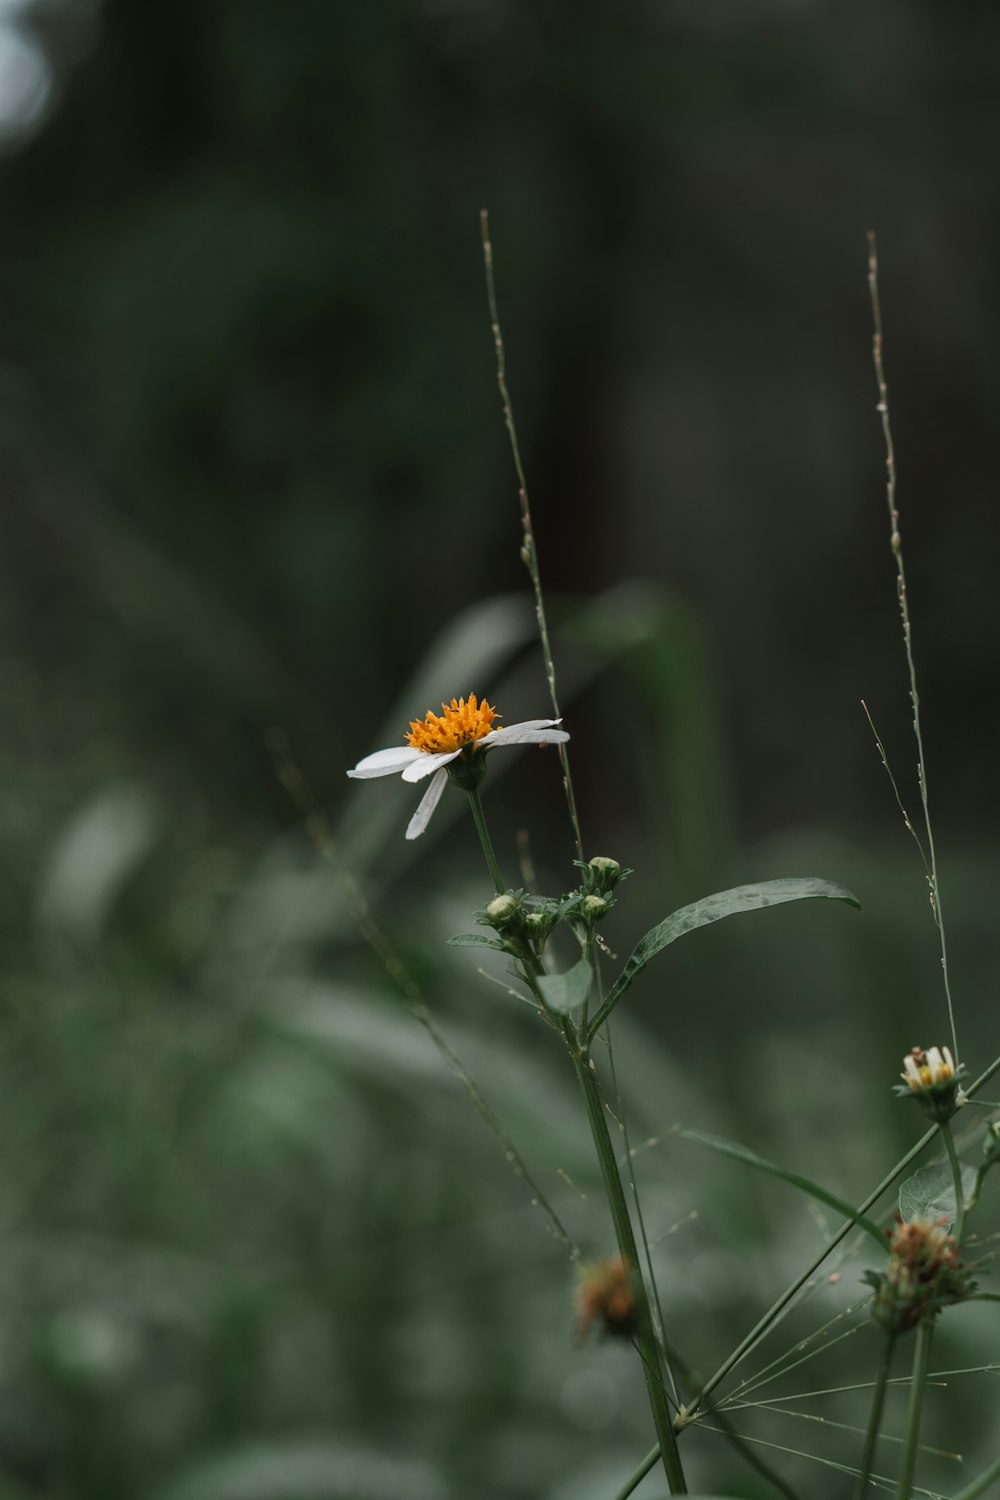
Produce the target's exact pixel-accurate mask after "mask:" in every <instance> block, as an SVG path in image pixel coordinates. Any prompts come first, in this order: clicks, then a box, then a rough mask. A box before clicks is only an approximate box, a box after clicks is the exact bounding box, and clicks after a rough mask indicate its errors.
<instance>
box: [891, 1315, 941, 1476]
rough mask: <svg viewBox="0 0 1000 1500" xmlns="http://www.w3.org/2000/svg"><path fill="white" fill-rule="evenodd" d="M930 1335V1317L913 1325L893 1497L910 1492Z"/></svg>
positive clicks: (925, 1380) (928, 1365) (915, 1461)
mask: <svg viewBox="0 0 1000 1500" xmlns="http://www.w3.org/2000/svg"><path fill="white" fill-rule="evenodd" d="M933 1336H934V1322H933V1319H930V1318H925V1319H924V1320H923V1321H922V1322H921V1323H918V1324H917V1341H916V1347H915V1348H914V1351H913V1376H912V1381H911V1385H910V1403H909V1406H908V1407H907V1411H906V1428H905V1431H904V1433H903V1453H902V1457H901V1458H900V1461H899V1478H898V1479H897V1481H896V1500H910V1497H911V1496H912V1494H913V1478H914V1475H915V1474H916V1472H917V1453H918V1452H919V1450H920V1421H921V1418H922V1416H923V1410H924V1392H925V1390H926V1389H927V1371H928V1369H929V1368H930V1358H931V1340H932V1338H933Z"/></svg>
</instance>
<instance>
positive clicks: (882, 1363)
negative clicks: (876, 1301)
mask: <svg viewBox="0 0 1000 1500" xmlns="http://www.w3.org/2000/svg"><path fill="white" fill-rule="evenodd" d="M895 1345H896V1340H895V1338H894V1337H893V1336H891V1335H887V1336H886V1337H885V1338H884V1339H883V1340H882V1353H881V1356H880V1358H879V1363H878V1369H877V1370H876V1372H875V1385H874V1387H873V1389H872V1405H871V1412H870V1414H869V1417H868V1427H867V1429H866V1431H865V1446H864V1449H863V1451H862V1455H861V1473H860V1476H859V1478H858V1500H865V1495H866V1494H867V1493H868V1486H869V1484H870V1482H871V1473H872V1464H873V1463H874V1461H875V1447H876V1445H877V1443H878V1434H879V1428H880V1427H881V1425H882V1412H883V1409H884V1407H885V1390H886V1385H887V1383H888V1380H889V1372H890V1370H891V1369H892V1355H893V1350H894V1349H895Z"/></svg>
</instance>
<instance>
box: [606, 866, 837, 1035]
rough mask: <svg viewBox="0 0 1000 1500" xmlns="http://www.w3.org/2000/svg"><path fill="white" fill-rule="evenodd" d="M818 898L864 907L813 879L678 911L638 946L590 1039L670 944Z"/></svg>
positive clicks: (743, 889) (737, 889)
mask: <svg viewBox="0 0 1000 1500" xmlns="http://www.w3.org/2000/svg"><path fill="white" fill-rule="evenodd" d="M818 897H822V898H825V899H826V900H828V901H844V902H846V903H847V904H848V905H849V906H856V907H858V908H859V909H860V906H861V902H860V901H859V900H858V899H857V897H856V896H852V895H851V892H850V891H849V890H847V889H846V887H845V886H842V885H836V884H835V883H834V882H833V881H832V880H817V879H814V878H813V877H811V876H805V877H795V878H790V879H786V880H763V881H760V882H758V883H757V884H756V885H737V886H734V887H733V889H732V890H729V891H716V893H715V895H714V896H703V897H702V899H701V900H700V901H694V902H692V904H691V905H690V906H682V907H681V909H680V911H675V912H674V913H673V914H672V915H671V916H669V917H665V918H664V920H663V921H662V922H660V923H658V924H657V926H655V927H651V928H650V930H649V932H647V933H646V935H645V937H642V938H640V939H639V941H638V943H636V945H635V947H634V948H633V950H632V952H631V954H630V955H629V958H628V962H627V963H626V965H625V967H624V969H623V970H622V972H621V974H620V975H619V977H618V979H617V980H616V982H615V984H614V986H613V987H612V989H611V992H610V994H609V995H608V998H607V999H606V1000H605V1002H604V1004H603V1005H602V1006H601V1009H600V1010H599V1011H598V1013H597V1015H596V1016H595V1017H594V1020H593V1022H592V1023H591V1026H590V1032H589V1034H590V1036H593V1035H594V1033H595V1032H596V1031H597V1030H598V1028H599V1027H600V1026H602V1025H603V1024H604V1022H605V1020H606V1019H607V1017H608V1016H609V1015H610V1014H611V1012H612V1011H613V1010H614V1008H615V1006H616V1005H617V1004H618V1002H619V1000H620V999H621V998H622V996H623V995H624V993H625V991H626V990H627V989H628V988H629V986H630V985H631V984H632V983H633V981H634V980H635V979H637V978H638V976H639V975H640V974H641V973H642V971H643V969H644V968H645V967H646V965H647V964H648V963H649V961H650V959H651V958H655V957H656V955H657V953H659V952H660V950H661V949H663V948H666V947H667V945H668V944H669V943H672V942H674V941H675V940H676V939H677V938H679V937H683V935H684V933H686V932H693V931H694V929H695V928H696V927H706V926H707V925H708V924H709V923H710V922H718V921H721V919H722V918H723V917H732V916H735V915H737V913H739V912H742V911H756V910H757V909H758V908H760V907H764V906H780V905H781V904H782V903H783V902H785V901H809V900H814V899H816V898H818Z"/></svg>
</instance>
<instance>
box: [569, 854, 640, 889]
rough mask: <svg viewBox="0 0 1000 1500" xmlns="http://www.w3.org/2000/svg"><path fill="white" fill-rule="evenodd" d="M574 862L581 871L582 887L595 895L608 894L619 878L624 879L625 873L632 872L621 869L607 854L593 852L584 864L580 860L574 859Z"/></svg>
mask: <svg viewBox="0 0 1000 1500" xmlns="http://www.w3.org/2000/svg"><path fill="white" fill-rule="evenodd" d="M575 863H576V866H577V868H578V869H580V870H582V871H583V889H584V890H585V891H589V892H591V893H592V894H593V895H595V896H607V895H610V893H611V892H612V891H613V890H614V888H615V886H616V885H617V884H618V882H619V880H624V879H625V876H626V875H631V873H632V871H631V870H623V869H622V867H621V865H620V864H619V863H618V861H617V860H616V859H612V858H611V857H610V855H607V854H595V855H594V858H593V859H591V860H588V861H587V863H586V864H583V862H582V861H581V860H576V861H575Z"/></svg>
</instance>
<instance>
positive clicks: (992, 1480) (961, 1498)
mask: <svg viewBox="0 0 1000 1500" xmlns="http://www.w3.org/2000/svg"><path fill="white" fill-rule="evenodd" d="M998 1479H1000V1458H998V1459H996V1460H995V1462H994V1463H991V1464H990V1466H989V1468H988V1469H984V1470H983V1472H982V1473H981V1474H980V1476H979V1478H978V1479H974V1480H973V1481H972V1483H971V1484H967V1485H966V1486H965V1489H964V1490H959V1492H958V1494H957V1495H956V1496H955V1500H979V1496H980V1495H985V1494H986V1491H987V1490H988V1489H989V1487H990V1485H992V1484H996V1482H997V1480H998Z"/></svg>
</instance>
